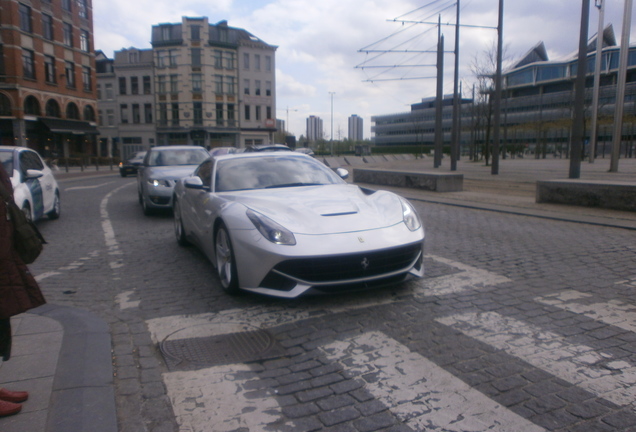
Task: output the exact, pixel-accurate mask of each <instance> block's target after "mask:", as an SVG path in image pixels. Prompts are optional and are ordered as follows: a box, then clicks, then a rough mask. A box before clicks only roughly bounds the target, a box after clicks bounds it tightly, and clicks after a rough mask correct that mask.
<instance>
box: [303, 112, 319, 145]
mask: <svg viewBox="0 0 636 432" xmlns="http://www.w3.org/2000/svg"><path fill="white" fill-rule="evenodd" d="M321 139H323V130H322V119H321V118H320V117H316V116H313V115H312V116H309V117H307V140H308V141H309V142H314V141H319V140H321Z"/></svg>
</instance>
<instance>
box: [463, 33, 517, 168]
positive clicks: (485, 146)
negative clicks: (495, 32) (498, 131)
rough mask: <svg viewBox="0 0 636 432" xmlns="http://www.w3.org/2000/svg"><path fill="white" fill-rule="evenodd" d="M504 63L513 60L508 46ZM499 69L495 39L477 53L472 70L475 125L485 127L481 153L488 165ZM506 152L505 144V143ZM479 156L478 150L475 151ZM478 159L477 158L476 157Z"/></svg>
mask: <svg viewBox="0 0 636 432" xmlns="http://www.w3.org/2000/svg"><path fill="white" fill-rule="evenodd" d="M502 57H503V59H504V60H503V61H504V64H509V63H510V62H511V60H510V58H508V55H507V47H504V50H503V55H502ZM496 69H497V45H496V43H495V42H494V41H493V43H492V45H491V46H490V47H489V48H488V49H485V50H484V51H482V52H481V53H478V54H476V55H475V56H474V57H473V59H472V61H471V66H470V70H471V72H472V73H473V78H474V79H475V81H474V84H475V101H474V102H473V103H474V106H475V121H474V125H473V127H474V128H475V129H476V131H481V130H482V128H484V129H483V138H482V139H483V141H482V150H481V154H482V156H483V157H484V159H485V162H486V165H488V163H489V158H490V150H491V145H492V143H491V142H490V134H491V127H492V115H493V104H492V98H493V97H494V92H495V71H496ZM504 144H505V143H504ZM503 148H504V154H505V145H504V147H503ZM475 158H477V152H475ZM475 160H477V159H475Z"/></svg>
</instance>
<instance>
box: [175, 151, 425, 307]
mask: <svg viewBox="0 0 636 432" xmlns="http://www.w3.org/2000/svg"><path fill="white" fill-rule="evenodd" d="M339 174H340V176H339V175H337V174H336V173H334V172H333V171H332V170H330V169H329V168H327V167H326V166H325V165H324V164H322V163H320V162H319V161H317V160H315V159H313V158H311V157H309V156H306V155H303V154H299V153H295V152H276V153H243V154H235V155H224V156H218V157H214V158H211V159H209V160H207V161H205V162H203V163H202V164H201V165H200V166H199V167H198V168H197V169H196V171H195V172H194V173H193V174H192V175H190V176H188V177H186V178H184V179H182V180H181V181H179V182H178V183H177V185H176V186H175V189H174V197H173V202H174V227H175V235H176V237H177V241H178V243H179V244H180V245H187V244H189V243H192V244H194V245H196V246H197V247H198V248H199V249H200V250H201V251H202V252H203V253H204V254H205V255H206V256H207V257H208V259H209V260H210V261H211V262H212V263H213V265H214V266H215V267H216V270H217V273H218V275H219V278H220V282H221V285H222V287H223V289H224V290H225V291H226V292H228V293H230V294H235V293H237V292H239V291H240V290H246V291H251V292H256V293H261V294H266V295H272V296H277V297H287V298H293V297H297V296H299V295H301V294H303V293H308V292H321V293H333V292H341V291H351V290H359V289H366V288H369V287H374V286H382V285H389V284H395V283H398V282H401V281H403V280H404V279H406V278H407V277H409V276H416V277H422V276H423V274H424V268H423V264H422V256H423V247H424V228H423V226H422V223H421V221H420V219H419V217H418V215H417V213H416V212H415V210H414V208H413V207H412V206H411V204H410V203H409V202H408V201H407V200H405V199H404V198H402V197H400V196H398V195H396V194H393V193H391V192H386V191H374V190H370V189H364V188H361V187H358V186H356V185H352V184H348V183H347V182H345V181H344V180H343V178H341V177H346V170H340V171H339Z"/></svg>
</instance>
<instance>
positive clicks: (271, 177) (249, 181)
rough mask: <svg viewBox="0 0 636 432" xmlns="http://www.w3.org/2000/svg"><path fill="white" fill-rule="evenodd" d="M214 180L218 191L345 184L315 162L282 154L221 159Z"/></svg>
mask: <svg viewBox="0 0 636 432" xmlns="http://www.w3.org/2000/svg"><path fill="white" fill-rule="evenodd" d="M215 180H216V181H215V183H216V187H215V189H216V191H217V192H231V191H237V190H248V189H266V188H283V187H296V186H314V185H327V184H337V183H341V182H342V181H343V180H342V179H341V178H340V177H338V176H337V175H336V174H335V173H333V172H332V171H331V170H330V169H329V168H327V167H326V166H325V165H323V164H321V163H320V162H318V161H316V160H315V159H310V158H299V157H290V156H283V155H280V154H277V155H271V156H260V155H259V156H257V157H251V158H237V159H227V160H220V161H219V162H218V163H217V167H216V179H215Z"/></svg>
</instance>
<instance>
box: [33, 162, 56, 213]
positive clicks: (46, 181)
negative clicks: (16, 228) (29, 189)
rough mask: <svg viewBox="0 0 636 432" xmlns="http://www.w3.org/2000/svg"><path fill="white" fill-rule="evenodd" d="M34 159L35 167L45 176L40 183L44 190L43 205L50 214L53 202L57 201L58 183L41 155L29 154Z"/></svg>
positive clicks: (45, 211) (40, 179)
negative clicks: (56, 190)
mask: <svg viewBox="0 0 636 432" xmlns="http://www.w3.org/2000/svg"><path fill="white" fill-rule="evenodd" d="M29 153H30V154H31V157H32V158H33V165H34V166H36V167H37V168H35V169H37V170H39V171H42V173H43V175H42V177H40V178H39V179H38V181H39V182H40V188H41V189H42V203H43V211H44V213H48V212H50V211H51V210H53V201H54V200H55V188H56V181H55V177H54V176H53V172H52V171H51V169H50V168H49V167H48V166H47V165H46V163H45V162H44V161H43V160H42V158H41V157H40V155H39V154H38V153H36V152H29Z"/></svg>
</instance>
